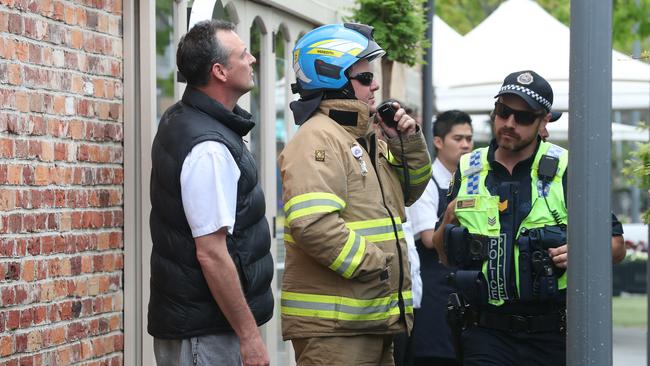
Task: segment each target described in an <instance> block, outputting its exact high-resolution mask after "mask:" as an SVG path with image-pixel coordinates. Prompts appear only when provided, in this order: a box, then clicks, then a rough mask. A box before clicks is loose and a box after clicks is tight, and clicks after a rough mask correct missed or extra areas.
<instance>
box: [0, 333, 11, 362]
mask: <svg viewBox="0 0 650 366" xmlns="http://www.w3.org/2000/svg"><path fill="white" fill-rule="evenodd" d="M13 348H14V339H13V337H12V336H11V335H7V336H4V337H2V338H0V356H2V357H6V356H9V355H11V354H12V353H13Z"/></svg>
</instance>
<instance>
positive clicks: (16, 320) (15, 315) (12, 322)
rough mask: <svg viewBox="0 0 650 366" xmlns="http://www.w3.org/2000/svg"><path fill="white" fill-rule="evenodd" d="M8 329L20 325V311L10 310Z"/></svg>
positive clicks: (8, 313)
mask: <svg viewBox="0 0 650 366" xmlns="http://www.w3.org/2000/svg"><path fill="white" fill-rule="evenodd" d="M3 303H4V289H3ZM5 314H7V329H9V330H11V329H16V328H18V326H19V325H20V311H18V310H10V311H8V312H7V313H5Z"/></svg>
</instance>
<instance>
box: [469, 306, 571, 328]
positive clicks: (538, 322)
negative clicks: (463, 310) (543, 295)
mask: <svg viewBox="0 0 650 366" xmlns="http://www.w3.org/2000/svg"><path fill="white" fill-rule="evenodd" d="M474 315H475V316H477V319H476V321H475V324H476V325H478V326H480V327H483V328H490V329H496V330H501V331H504V332H512V333H517V332H520V333H545V332H557V333H562V334H564V333H565V331H566V310H564V309H563V310H560V311H556V312H553V313H549V314H542V315H514V314H499V313H494V312H489V311H482V312H480V313H479V314H474Z"/></svg>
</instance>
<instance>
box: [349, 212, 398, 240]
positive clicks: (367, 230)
mask: <svg viewBox="0 0 650 366" xmlns="http://www.w3.org/2000/svg"><path fill="white" fill-rule="evenodd" d="M395 225H396V226H397V238H398V239H403V238H404V231H403V230H402V220H401V219H400V218H399V217H396V218H395ZM345 226H346V227H347V228H348V229H350V230H354V231H355V232H356V233H357V234H358V235H361V236H363V237H364V238H365V239H366V240H369V241H371V242H382V241H388V240H394V239H395V229H394V228H393V221H392V220H391V219H390V218H384V219H373V220H364V221H354V222H348V223H346V224H345Z"/></svg>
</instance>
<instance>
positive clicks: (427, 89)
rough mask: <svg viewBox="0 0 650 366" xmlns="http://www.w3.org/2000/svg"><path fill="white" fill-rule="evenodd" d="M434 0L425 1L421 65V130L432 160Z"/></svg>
mask: <svg viewBox="0 0 650 366" xmlns="http://www.w3.org/2000/svg"><path fill="white" fill-rule="evenodd" d="M434 6H435V2H434V0H428V1H427V31H426V33H425V37H426V38H427V39H428V40H429V47H428V48H426V50H425V52H424V65H422V74H423V78H422V130H423V131H422V132H424V138H425V139H426V141H427V146H428V147H429V155H430V156H431V160H433V130H432V127H433V125H432V117H433V14H434V13H435V12H436V9H435V7H434Z"/></svg>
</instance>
